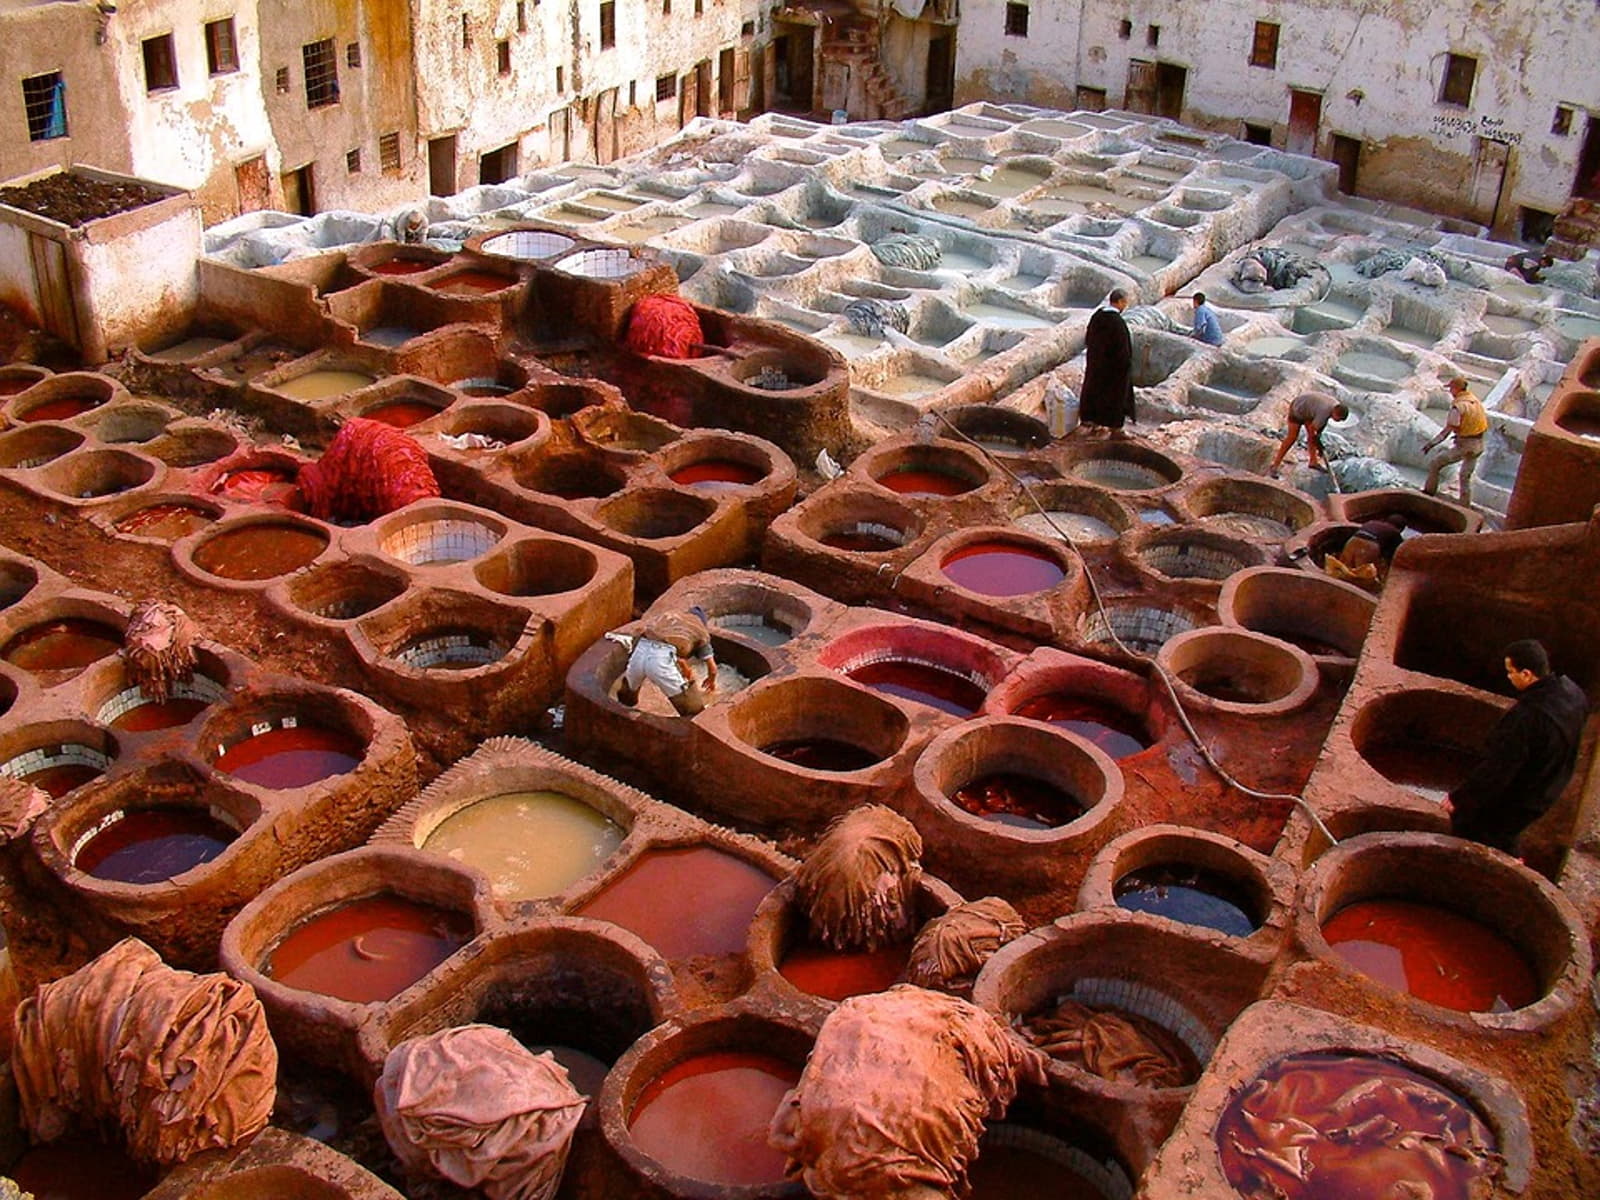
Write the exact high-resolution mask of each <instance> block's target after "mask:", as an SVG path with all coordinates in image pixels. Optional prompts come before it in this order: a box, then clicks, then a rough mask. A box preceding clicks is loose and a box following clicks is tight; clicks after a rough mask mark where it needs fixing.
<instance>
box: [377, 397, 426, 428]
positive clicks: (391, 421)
mask: <svg viewBox="0 0 1600 1200" xmlns="http://www.w3.org/2000/svg"><path fill="white" fill-rule="evenodd" d="M443 411H444V410H443V409H442V408H439V407H437V406H435V405H432V404H426V403H424V402H423V401H421V400H391V401H390V402H389V403H388V404H380V405H378V406H377V407H376V408H369V409H368V410H367V411H366V412H364V413H362V414H361V415H362V416H364V417H366V418H367V419H368V420H369V421H381V422H383V424H385V425H392V426H394V427H395V428H396V429H409V428H411V426H413V425H415V424H417V423H418V422H419V421H426V420H427V419H428V418H429V417H437V416H438V415H439V414H440V413H441V412H443Z"/></svg>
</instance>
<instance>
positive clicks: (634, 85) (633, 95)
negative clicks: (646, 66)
mask: <svg viewBox="0 0 1600 1200" xmlns="http://www.w3.org/2000/svg"><path fill="white" fill-rule="evenodd" d="M638 103H639V81H638V80H637V79H630V80H628V107H629V108H633V107H634V106H635V105H636V104H638Z"/></svg>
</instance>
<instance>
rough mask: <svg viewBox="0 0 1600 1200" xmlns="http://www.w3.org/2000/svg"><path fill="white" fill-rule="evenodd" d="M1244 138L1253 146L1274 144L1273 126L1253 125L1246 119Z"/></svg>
mask: <svg viewBox="0 0 1600 1200" xmlns="http://www.w3.org/2000/svg"><path fill="white" fill-rule="evenodd" d="M1244 140H1245V141H1247V142H1249V143H1250V144H1251V145H1252V146H1270V145H1272V126H1270V125H1252V124H1250V122H1248V121H1246V122H1245V125H1244Z"/></svg>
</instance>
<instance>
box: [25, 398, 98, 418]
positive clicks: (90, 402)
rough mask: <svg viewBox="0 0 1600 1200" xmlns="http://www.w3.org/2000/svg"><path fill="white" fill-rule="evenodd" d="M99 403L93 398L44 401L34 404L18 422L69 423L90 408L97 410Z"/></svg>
mask: <svg viewBox="0 0 1600 1200" xmlns="http://www.w3.org/2000/svg"><path fill="white" fill-rule="evenodd" d="M99 406H100V401H99V400H97V399H96V398H95V397H93V396H62V397H60V398H59V399H56V400H46V401H45V402H44V403H43V404H36V405H34V406H33V407H32V408H30V409H29V410H28V411H27V412H25V413H23V414H21V416H20V417H19V418H18V420H22V421H27V422H29V423H30V424H31V423H32V422H34V421H70V420H71V419H72V418H73V417H81V416H82V415H83V414H84V413H86V412H88V411H89V410H90V409H91V408H98V407H99Z"/></svg>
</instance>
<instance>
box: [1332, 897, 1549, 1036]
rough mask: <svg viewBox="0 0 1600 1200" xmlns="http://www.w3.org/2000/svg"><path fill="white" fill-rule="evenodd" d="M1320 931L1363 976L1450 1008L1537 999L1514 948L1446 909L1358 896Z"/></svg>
mask: <svg viewBox="0 0 1600 1200" xmlns="http://www.w3.org/2000/svg"><path fill="white" fill-rule="evenodd" d="M1322 936H1323V937H1325V938H1326V939H1327V940H1328V945H1330V946H1331V947H1333V951H1334V953H1335V954H1337V955H1338V956H1339V957H1340V958H1342V959H1344V961H1345V962H1347V963H1349V964H1350V965H1351V966H1352V967H1354V968H1355V969H1356V970H1358V971H1360V972H1361V973H1362V974H1363V975H1367V976H1369V977H1371V978H1373V979H1375V980H1377V981H1378V982H1379V983H1381V984H1383V985H1384V986H1385V987H1391V988H1394V989H1395V990H1396V991H1401V992H1410V993H1411V994H1412V995H1413V996H1415V997H1417V998H1418V999H1419V1000H1426V1001H1428V1002H1429V1003H1431V1004H1438V1005H1442V1006H1443V1007H1445V1008H1453V1009H1455V1010H1456V1011H1458V1012H1510V1011H1511V1010H1512V1009H1514V1008H1522V1007H1524V1006H1526V1005H1529V1004H1532V1003H1533V1002H1534V1001H1535V1000H1537V999H1538V998H1539V985H1538V982H1537V981H1536V980H1535V978H1534V974H1533V970H1532V968H1531V967H1529V965H1528V961H1527V959H1525V958H1523V957H1522V955H1521V954H1520V953H1519V952H1518V950H1517V948H1516V947H1515V946H1513V945H1512V944H1511V943H1510V942H1508V941H1506V940H1505V938H1503V937H1501V936H1500V935H1499V934H1497V933H1495V932H1493V931H1492V930H1490V929H1487V928H1485V927H1484V926H1482V925H1480V924H1478V922H1476V921H1473V920H1470V919H1469V918H1467V917H1463V916H1460V915H1458V914H1456V913H1453V912H1451V911H1450V910H1449V909H1445V908H1437V907H1435V906H1433V905H1431V904H1413V903H1411V902H1409V901H1405V900H1363V901H1360V902H1358V903H1356V904H1351V905H1349V906H1348V907H1346V908H1341V909H1340V910H1339V911H1338V912H1337V913H1336V914H1335V915H1334V917H1333V919H1332V920H1331V921H1329V922H1328V923H1327V924H1326V925H1324V926H1323V927H1322Z"/></svg>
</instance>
